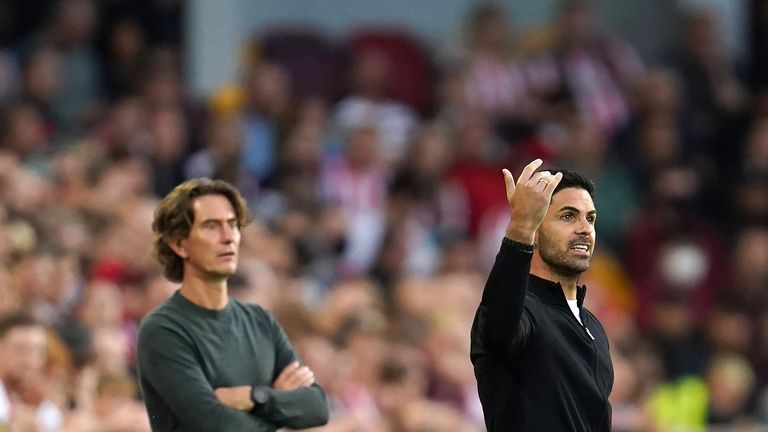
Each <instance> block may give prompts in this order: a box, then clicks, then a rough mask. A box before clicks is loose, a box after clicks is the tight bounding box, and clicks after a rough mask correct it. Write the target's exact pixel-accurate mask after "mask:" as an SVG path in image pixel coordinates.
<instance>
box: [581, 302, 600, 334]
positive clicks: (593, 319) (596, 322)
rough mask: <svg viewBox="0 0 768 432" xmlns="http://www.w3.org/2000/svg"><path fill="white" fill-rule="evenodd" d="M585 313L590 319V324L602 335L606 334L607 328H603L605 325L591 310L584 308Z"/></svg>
mask: <svg viewBox="0 0 768 432" xmlns="http://www.w3.org/2000/svg"><path fill="white" fill-rule="evenodd" d="M582 309H583V311H584V313H585V314H586V315H587V317H588V318H589V321H590V324H593V326H594V327H595V328H596V329H597V330H598V331H599V332H600V333H602V334H605V328H603V323H601V322H600V320H599V319H597V317H596V316H595V314H593V313H592V311H590V310H589V309H587V308H586V307H585V308H582Z"/></svg>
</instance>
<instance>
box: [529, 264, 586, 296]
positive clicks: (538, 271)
mask: <svg viewBox="0 0 768 432" xmlns="http://www.w3.org/2000/svg"><path fill="white" fill-rule="evenodd" d="M531 274H532V275H534V276H538V277H540V278H542V279H547V280H550V281H552V282H557V283H559V284H560V286H561V287H562V288H563V294H564V295H565V298H566V299H568V300H576V287H577V284H578V282H579V275H578V274H577V275H574V276H567V275H563V274H561V272H558V271H556V270H555V269H553V268H552V267H551V266H550V265H549V264H547V263H545V262H544V261H543V260H542V259H541V256H540V255H539V254H538V253H534V254H533V261H531Z"/></svg>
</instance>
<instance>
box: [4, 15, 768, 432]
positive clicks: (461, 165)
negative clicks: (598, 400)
mask: <svg viewBox="0 0 768 432" xmlns="http://www.w3.org/2000/svg"><path fill="white" fill-rule="evenodd" d="M766 84H768V2H766V1H763V0H709V1H693V0H688V1H684V0H628V1H622V2H616V1H609V0H601V1H593V2H590V1H585V0H584V1H582V0H547V1H536V2H531V1H523V0H508V1H499V2H496V3H481V2H477V1H472V0H423V1H419V2H411V1H404V0H392V1H388V2H380V1H373V0H354V1H352V0H337V1H318V0H290V1H285V0H283V1H279V0H262V1H258V2H252V1H246V0H216V1H211V0H144V1H128V0H101V1H96V0H4V1H1V2H0V316H2V317H5V318H8V317H12V316H14V314H18V313H26V314H30V315H32V316H34V317H35V318H36V319H37V320H39V321H40V322H42V323H44V324H45V326H46V329H47V332H48V333H47V337H46V338H45V339H43V338H35V337H32V336H30V335H27V334H26V333H24V332H18V331H15V330H18V329H13V328H11V329H6V330H3V331H2V334H0V382H2V383H3V388H4V389H5V392H4V393H5V394H7V397H2V396H3V394H0V430H2V431H6V430H10V431H77V432H91V431H92V432H117V431H121V432H130V431H147V430H149V425H148V420H147V417H146V414H145V412H144V409H143V405H142V404H141V401H140V395H139V393H138V391H137V384H136V380H135V355H134V354H135V336H136V329H137V325H138V323H139V322H140V320H141V318H142V317H143V316H144V315H145V314H146V313H147V312H148V311H150V310H151V309H152V308H154V307H155V306H156V305H158V304H159V303H160V302H162V301H163V300H165V299H166V298H167V297H168V296H169V295H171V294H172V293H173V292H174V291H175V290H176V289H177V286H175V285H174V284H172V283H169V282H167V281H166V280H165V279H164V278H163V277H162V273H161V270H160V268H159V266H158V265H157V264H156V263H155V262H154V259H153V258H152V256H151V246H152V241H153V236H152V232H151V229H150V224H151V220H152V212H153V209H154V206H155V205H156V203H157V201H158V199H159V198H160V197H162V196H163V195H164V194H166V193H167V192H168V191H170V190H171V188H172V187H173V186H174V185H176V184H178V183H180V182H181V181H183V180H185V179H187V178H192V177H200V176H207V177H215V178H221V179H225V180H228V181H230V182H232V183H234V184H236V185H237V186H238V187H239V188H240V190H241V191H242V192H243V194H244V195H245V196H246V197H247V199H248V202H249V205H250V207H251V209H252V210H253V212H254V213H255V214H256V215H257V218H256V221H255V222H254V223H253V224H252V225H250V226H249V227H248V228H246V229H245V230H244V233H243V234H244V239H243V245H242V255H241V262H240V266H239V267H240V269H239V272H238V274H237V275H236V276H234V277H233V278H232V279H231V281H230V292H231V294H232V295H233V296H235V297H237V298H239V299H242V300H244V301H249V302H256V303H258V304H260V305H262V306H264V307H265V308H267V309H268V310H270V311H271V312H273V313H274V314H275V315H276V316H277V317H278V319H279V320H280V322H281V323H282V325H283V326H284V327H285V329H286V331H287V332H288V334H289V336H290V337H291V340H292V341H293V342H294V343H295V346H296V348H297V349H298V350H299V352H300V353H301V355H302V357H303V359H304V360H305V361H306V362H307V363H308V364H309V365H310V366H311V368H312V369H313V370H314V372H315V375H316V377H317V379H318V381H319V382H320V383H321V384H322V385H323V386H324V387H325V389H326V391H327V392H328V395H329V397H330V401H331V405H332V416H331V421H330V423H329V424H328V425H327V426H326V427H323V428H320V429H318V430H320V431H326V432H345V431H350V432H351V431H363V432H368V431H370V432H427V431H430V432H431V431H440V432H481V431H483V430H484V425H483V419H482V410H481V406H480V402H479V400H478V396H477V392H476V389H475V380H474V376H473V371H472V366H471V364H470V361H469V329H470V325H471V322H472V318H473V314H474V311H475V309H476V307H477V305H478V303H479V299H480V295H481V292H482V289H483V284H484V281H485V277H486V275H487V272H488V270H489V269H490V266H491V264H492V262H493V259H494V256H495V254H496V252H497V251H498V248H499V246H500V243H501V238H502V236H503V235H504V228H505V226H506V223H507V221H508V213H507V207H506V201H505V196H504V183H503V178H502V175H501V172H500V171H501V168H502V167H506V168H509V169H511V170H512V172H513V173H515V175H517V173H519V171H520V169H521V168H522V166H524V165H525V164H527V163H528V162H529V161H530V160H532V159H534V158H536V157H541V158H543V159H544V160H545V166H559V167H567V168H571V169H574V170H577V171H579V172H581V173H583V174H586V175H588V176H590V177H591V178H593V179H594V180H595V182H596V184H597V193H596V197H595V201H596V204H597V208H598V211H599V213H600V217H599V221H598V223H597V230H598V248H597V251H596V254H595V256H594V259H593V263H592V267H591V269H590V270H589V271H588V272H587V273H586V274H585V275H584V277H583V282H585V283H586V284H587V285H588V286H589V295H588V296H587V306H588V307H589V308H590V309H591V310H592V311H594V312H595V313H596V315H597V316H598V317H599V318H600V320H601V321H602V322H603V323H604V325H605V327H606V330H607V332H608V333H609V336H610V338H611V349H612V356H613V362H614V368H615V373H616V381H615V385H614V388H613V393H612V395H611V400H612V403H613V409H614V415H613V423H614V431H617V432H651V431H654V432H665V431H706V430H710V431H715V430H717V431H752V430H754V431H758V430H768V427H766V426H765V425H767V424H768V386H767V385H766V384H767V383H768V309H766V305H768V224H767V222H768V91H767V90H768V86H767V85H766ZM0 393H3V392H0Z"/></svg>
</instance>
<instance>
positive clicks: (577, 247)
mask: <svg viewBox="0 0 768 432" xmlns="http://www.w3.org/2000/svg"><path fill="white" fill-rule="evenodd" d="M571 250H572V251H576V252H580V253H583V254H588V253H589V250H590V245H589V244H587V243H574V244H572V245H571Z"/></svg>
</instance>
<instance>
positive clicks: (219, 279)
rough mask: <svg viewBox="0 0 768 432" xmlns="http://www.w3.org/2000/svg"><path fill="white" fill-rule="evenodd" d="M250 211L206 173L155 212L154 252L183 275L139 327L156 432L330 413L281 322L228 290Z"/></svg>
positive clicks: (312, 419)
mask: <svg viewBox="0 0 768 432" xmlns="http://www.w3.org/2000/svg"><path fill="white" fill-rule="evenodd" d="M249 220H250V215H249V212H248V208H247V206H246V205H245V201H244V200H243V198H242V197H241V196H240V194H239V193H238V192H237V190H236V189H235V188H234V187H233V186H232V185H230V184H228V183H226V182H223V181H219V180H209V179H194V180H189V181H187V182H185V183H182V184H181V185H179V186H177V187H176V188H175V189H174V190H173V191H171V192H170V193H169V194H168V195H167V196H166V197H165V198H164V199H163V200H162V201H161V202H160V204H159V205H158V207H157V209H156V211H155V219H154V222H153V224H152V229H153V231H154V232H155V237H156V238H155V256H156V257H157V259H158V260H159V261H160V263H161V264H162V265H163V266H164V271H165V276H166V277H167V278H168V279H169V280H171V281H174V282H181V288H180V289H179V290H178V291H177V292H176V293H175V294H174V295H173V296H172V297H171V298H170V299H168V300H167V301H166V302H165V303H163V304H162V305H160V306H159V307H158V308H157V309H155V310H154V311H152V312H151V313H150V314H149V315H147V317H146V318H144V320H143V321H142V324H141V328H140V330H139V337H138V348H137V350H138V369H139V380H140V385H141V390H142V394H143V396H144V401H145V404H146V407H147V412H148V414H149V417H150V422H151V425H152V430H153V431H155V432H160V431H162V432H166V431H168V432H170V431H200V432H207V431H242V432H247V431H253V432H262V431H264V432H267V431H269V432H274V431H276V430H278V429H279V428H282V427H287V428H291V429H304V428H310V427H315V426H320V425H323V424H325V423H326V422H327V421H328V403H327V400H326V395H325V393H324V391H323V389H322V388H321V387H320V386H319V385H317V383H315V380H314V376H313V374H312V371H311V370H309V368H307V367H306V366H302V365H301V364H300V363H299V361H298V357H297V355H296V353H295V352H294V350H293V348H292V347H291V344H290V342H289V341H288V338H287V337H286V335H285V333H284V332H283V330H282V328H281V327H280V325H279V324H278V323H277V322H276V321H275V319H274V318H273V317H272V316H271V315H270V314H269V313H268V312H267V311H265V310H264V309H262V308H261V307H259V306H257V305H250V304H245V303H241V302H239V301H237V300H235V299H233V298H229V296H228V294H227V278H228V277H229V276H231V275H232V274H233V273H234V272H235V270H236V268H237V258H238V251H239V245H240V229H241V228H242V227H243V226H245V225H246V224H247V223H248V222H249Z"/></svg>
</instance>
